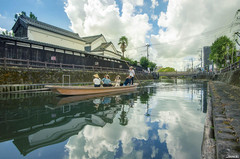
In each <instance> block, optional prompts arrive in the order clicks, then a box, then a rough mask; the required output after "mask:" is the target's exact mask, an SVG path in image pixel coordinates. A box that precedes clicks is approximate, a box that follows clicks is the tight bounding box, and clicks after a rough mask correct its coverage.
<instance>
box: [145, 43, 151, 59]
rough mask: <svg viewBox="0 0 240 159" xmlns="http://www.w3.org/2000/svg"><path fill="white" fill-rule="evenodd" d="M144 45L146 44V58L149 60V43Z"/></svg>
mask: <svg viewBox="0 0 240 159" xmlns="http://www.w3.org/2000/svg"><path fill="white" fill-rule="evenodd" d="M146 46H147V59H148V60H149V54H148V48H149V46H151V45H150V44H146Z"/></svg>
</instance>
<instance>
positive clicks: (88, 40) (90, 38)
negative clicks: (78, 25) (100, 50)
mask: <svg viewBox="0 0 240 159" xmlns="http://www.w3.org/2000/svg"><path fill="white" fill-rule="evenodd" d="M101 36H103V35H102V34H100V35H95V36H86V37H82V39H83V40H84V41H86V42H87V44H91V43H92V42H94V41H95V40H97V39H98V38H100V37H101Z"/></svg>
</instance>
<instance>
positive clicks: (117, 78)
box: [115, 75, 121, 87]
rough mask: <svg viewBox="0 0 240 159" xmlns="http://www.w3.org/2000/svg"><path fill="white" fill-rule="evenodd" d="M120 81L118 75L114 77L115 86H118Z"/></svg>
mask: <svg viewBox="0 0 240 159" xmlns="http://www.w3.org/2000/svg"><path fill="white" fill-rule="evenodd" d="M120 83H121V77H120V76H119V75H117V76H116V78H115V87H119V86H120Z"/></svg>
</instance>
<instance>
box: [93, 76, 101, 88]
mask: <svg viewBox="0 0 240 159" xmlns="http://www.w3.org/2000/svg"><path fill="white" fill-rule="evenodd" d="M93 77H94V79H93V84H94V87H100V86H101V79H100V78H99V76H98V74H95V75H93Z"/></svg>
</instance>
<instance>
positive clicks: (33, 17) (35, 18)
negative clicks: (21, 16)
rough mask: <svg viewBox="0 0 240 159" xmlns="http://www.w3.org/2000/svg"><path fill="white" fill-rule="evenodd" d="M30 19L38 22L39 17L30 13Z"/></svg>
mask: <svg viewBox="0 0 240 159" xmlns="http://www.w3.org/2000/svg"><path fill="white" fill-rule="evenodd" d="M29 17H30V18H31V19H34V20H37V17H36V16H35V15H34V14H33V13H32V12H30V14H29Z"/></svg>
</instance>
